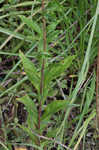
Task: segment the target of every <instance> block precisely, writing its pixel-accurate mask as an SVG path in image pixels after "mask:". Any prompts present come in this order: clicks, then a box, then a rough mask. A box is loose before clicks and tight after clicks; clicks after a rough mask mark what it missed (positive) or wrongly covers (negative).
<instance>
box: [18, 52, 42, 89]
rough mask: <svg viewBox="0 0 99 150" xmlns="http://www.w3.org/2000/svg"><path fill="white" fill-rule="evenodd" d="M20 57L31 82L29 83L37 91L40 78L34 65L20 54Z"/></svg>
mask: <svg viewBox="0 0 99 150" xmlns="http://www.w3.org/2000/svg"><path fill="white" fill-rule="evenodd" d="M19 55H20V57H21V60H22V63H23V67H24V70H25V72H26V74H27V76H28V78H29V80H30V81H31V83H32V84H33V85H34V86H35V88H36V89H37V90H38V91H39V85H40V78H39V76H38V72H37V69H36V67H35V66H34V64H33V63H32V62H31V61H30V60H29V59H28V58H26V57H25V55H24V54H23V53H22V52H20V54H19Z"/></svg>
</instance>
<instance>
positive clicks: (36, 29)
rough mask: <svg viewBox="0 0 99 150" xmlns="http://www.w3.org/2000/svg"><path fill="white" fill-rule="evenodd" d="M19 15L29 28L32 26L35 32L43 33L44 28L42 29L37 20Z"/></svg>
mask: <svg viewBox="0 0 99 150" xmlns="http://www.w3.org/2000/svg"><path fill="white" fill-rule="evenodd" d="M19 17H20V18H21V20H22V21H23V22H24V23H25V24H26V25H27V26H28V27H29V28H31V29H32V30H34V31H35V32H37V33H38V34H40V35H41V33H42V30H41V29H40V27H39V25H38V24H37V23H36V22H35V21H32V20H31V18H27V17H25V16H22V15H21V16H19Z"/></svg>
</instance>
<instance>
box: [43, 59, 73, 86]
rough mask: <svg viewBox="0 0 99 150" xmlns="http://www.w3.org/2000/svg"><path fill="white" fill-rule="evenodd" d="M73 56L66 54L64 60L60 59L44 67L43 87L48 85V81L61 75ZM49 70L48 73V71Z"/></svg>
mask: <svg viewBox="0 0 99 150" xmlns="http://www.w3.org/2000/svg"><path fill="white" fill-rule="evenodd" d="M74 58H75V56H68V57H66V58H65V59H64V60H62V61H60V62H59V63H55V64H52V65H50V66H48V68H47V69H45V79H44V83H45V87H46V86H47V88H48V86H49V83H50V82H51V81H52V80H54V79H56V78H57V77H59V76H61V75H62V74H63V73H64V71H66V69H68V68H69V67H70V65H71V64H72V61H73V60H74ZM48 72H49V73H48Z"/></svg>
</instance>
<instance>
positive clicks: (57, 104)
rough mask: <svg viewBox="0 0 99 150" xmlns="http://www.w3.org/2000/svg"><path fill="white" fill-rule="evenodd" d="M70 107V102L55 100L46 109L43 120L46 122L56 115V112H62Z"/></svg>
mask: <svg viewBox="0 0 99 150" xmlns="http://www.w3.org/2000/svg"><path fill="white" fill-rule="evenodd" d="M68 105H69V101H68V100H55V101H53V102H51V103H50V104H48V105H47V107H46V108H45V112H44V114H43V115H42V117H41V120H42V121H44V120H46V119H47V120H48V119H50V117H51V116H52V115H53V114H54V113H56V112H58V111H60V110H62V109H64V108H66V107H67V106H68Z"/></svg>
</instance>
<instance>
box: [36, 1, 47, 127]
mask: <svg viewBox="0 0 99 150" xmlns="http://www.w3.org/2000/svg"><path fill="white" fill-rule="evenodd" d="M44 8H45V7H44V0H42V13H43V16H42V23H43V52H46V20H45V17H44ZM44 68H45V58H43V61H42V68H41V83H40V96H41V99H40V104H39V116H38V128H39V129H40V117H41V111H42V97H43V89H44Z"/></svg>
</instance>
